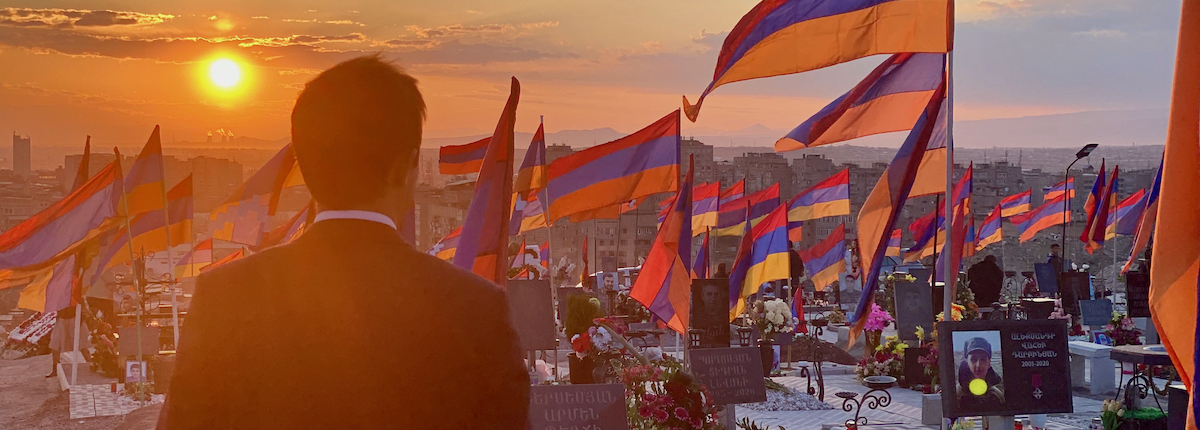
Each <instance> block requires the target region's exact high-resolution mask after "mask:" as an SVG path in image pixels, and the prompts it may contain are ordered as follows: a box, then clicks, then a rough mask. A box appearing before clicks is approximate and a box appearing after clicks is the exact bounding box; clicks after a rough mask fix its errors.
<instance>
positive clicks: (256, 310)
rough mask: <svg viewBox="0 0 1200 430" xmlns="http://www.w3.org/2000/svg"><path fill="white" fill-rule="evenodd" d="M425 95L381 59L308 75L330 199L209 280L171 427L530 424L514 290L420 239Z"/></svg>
mask: <svg viewBox="0 0 1200 430" xmlns="http://www.w3.org/2000/svg"><path fill="white" fill-rule="evenodd" d="M424 120H425V102H424V101H423V99H422V96H421V93H420V91H419V90H418V88H417V81H416V79H413V78H412V77H411V76H409V75H407V74H406V73H405V72H403V71H401V70H400V69H398V68H397V67H395V66H393V65H392V64H389V63H388V62H386V61H384V60H382V59H381V58H379V57H378V56H366V57H360V58H355V59H352V60H349V61H346V62H343V63H341V64H338V65H336V66H334V67H333V68H331V69H329V70H326V71H324V72H322V73H321V74H320V75H318V76H317V77H316V78H314V79H313V80H312V81H310V82H308V84H306V85H305V88H304V90H303V91H302V92H301V93H300V96H299V97H298V98H297V100H296V105H295V108H294V109H293V110H292V142H293V144H294V145H295V151H296V158H297V160H298V162H299V166H300V169H301V171H302V172H303V174H304V179H305V181H306V183H307V185H308V188H309V191H311V193H312V196H313V199H315V200H316V202H317V205H318V208H319V213H318V214H317V215H316V218H315V222H314V223H313V224H312V225H311V226H310V227H309V228H308V230H307V231H306V232H304V234H303V235H302V236H301V237H300V238H298V239H297V240H296V241H295V242H292V243H291V244H288V245H284V246H279V247H275V248H271V249H267V250H265V251H262V252H260V253H258V254H255V255H253V256H250V257H246V258H244V259H242V260H239V261H236V262H233V263H230V264H228V265H226V266H223V267H221V268H218V269H214V270H212V271H209V272H206V273H204V274H202V275H201V276H200V278H199V279H198V281H197V287H196V293H195V299H194V302H193V303H192V307H191V312H190V313H189V315H188V316H187V319H186V322H185V324H184V325H183V327H182V329H183V333H182V339H181V341H180V348H179V356H178V359H177V362H176V367H175V371H174V375H173V377H172V380H171V383H170V391H169V393H168V394H167V400H166V404H165V405H164V406H163V409H162V411H163V412H162V413H161V415H160V416H159V425H158V428H160V429H329V428H396V429H466V428H489V429H513V430H516V429H524V428H525V427H526V423H527V420H528V417H527V415H528V408H529V376H528V374H527V373H526V372H525V370H524V366H523V364H522V361H521V357H520V355H521V352H520V348H519V346H518V344H517V337H516V333H515V331H514V330H513V328H512V325H511V322H510V320H509V309H508V304H507V301H506V299H505V294H504V291H502V290H501V289H500V288H499V287H498V286H497V285H495V284H493V283H491V282H488V281H486V280H484V279H483V278H480V277H478V276H476V275H474V274H472V273H470V272H468V271H465V270H462V269H459V268H457V267H454V266H452V265H450V264H449V263H446V262H443V261H441V260H439V259H437V258H435V257H433V256H430V255H426V254H425V253H424V252H421V251H418V250H416V249H414V248H413V247H412V246H410V245H409V244H407V243H405V242H404V241H403V240H402V239H401V237H400V234H399V233H398V232H397V229H396V224H397V223H398V222H400V220H401V219H403V218H404V216H405V214H407V213H409V212H410V211H411V210H412V209H413V207H414V206H413V189H414V186H415V182H416V178H417V161H418V148H419V147H420V144H421V128H422V125H423V123H424Z"/></svg>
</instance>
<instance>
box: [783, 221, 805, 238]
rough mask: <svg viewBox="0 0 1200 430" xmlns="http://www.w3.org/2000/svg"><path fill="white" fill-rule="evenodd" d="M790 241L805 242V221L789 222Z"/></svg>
mask: <svg viewBox="0 0 1200 430" xmlns="http://www.w3.org/2000/svg"><path fill="white" fill-rule="evenodd" d="M787 230H788V240H790V241H792V242H799V241H802V240H804V221H788V224H787Z"/></svg>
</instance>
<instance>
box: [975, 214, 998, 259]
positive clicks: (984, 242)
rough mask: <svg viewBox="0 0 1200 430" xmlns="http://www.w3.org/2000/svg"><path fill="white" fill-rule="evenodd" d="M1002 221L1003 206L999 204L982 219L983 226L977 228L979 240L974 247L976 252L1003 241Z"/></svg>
mask: <svg viewBox="0 0 1200 430" xmlns="http://www.w3.org/2000/svg"><path fill="white" fill-rule="evenodd" d="M1003 221H1004V204H1003V203H1001V204H999V205H997V206H996V208H995V209H992V212H991V213H989V214H988V216H987V218H984V219H983V226H981V227H979V240H978V243H977V244H976V245H975V250H976V251H982V250H983V248H987V246H988V245H991V244H993V243H996V242H1000V241H1002V240H1004V227H1003V224H1004V222H1003Z"/></svg>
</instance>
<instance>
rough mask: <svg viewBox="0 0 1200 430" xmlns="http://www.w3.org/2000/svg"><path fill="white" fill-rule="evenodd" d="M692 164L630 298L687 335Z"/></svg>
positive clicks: (690, 278)
mask: <svg viewBox="0 0 1200 430" xmlns="http://www.w3.org/2000/svg"><path fill="white" fill-rule="evenodd" d="M692 165H693V163H692V161H691V160H689V161H688V170H687V174H686V175H685V176H684V179H683V184H680V185H679V187H678V189H679V191H677V192H676V194H675V205H674V209H673V210H672V211H671V214H670V215H669V216H667V219H666V221H664V222H663V224H662V226H660V227H659V228H658V234H657V235H655V237H654V245H652V246H651V248H650V253H649V254H648V255H646V261H645V263H643V264H642V271H641V273H639V274H638V277H637V279H636V280H634V282H633V287H631V288H630V290H629V297H631V298H633V299H634V300H637V301H638V302H639V303H641V304H643V305H645V306H646V309H649V310H650V313H652V314H654V316H655V317H657V318H658V319H659V320H662V321H664V322H665V323H666V324H667V327H670V328H671V329H672V330H675V331H676V332H679V333H685V332H687V330H688V327H689V324H690V319H689V317H690V315H689V314H690V312H691V298H692V273H691V271H690V270H689V269H688V261H687V260H688V259H689V258H690V257H691V256H692V231H691V230H692Z"/></svg>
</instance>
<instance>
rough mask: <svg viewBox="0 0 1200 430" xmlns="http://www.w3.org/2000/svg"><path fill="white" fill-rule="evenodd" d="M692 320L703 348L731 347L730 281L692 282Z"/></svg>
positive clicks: (701, 280)
mask: <svg viewBox="0 0 1200 430" xmlns="http://www.w3.org/2000/svg"><path fill="white" fill-rule="evenodd" d="M691 319H692V328H693V329H697V330H703V331H704V333H702V334H701V335H700V347H701V348H727V347H729V279H726V278H721V279H695V280H692V318H691Z"/></svg>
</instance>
